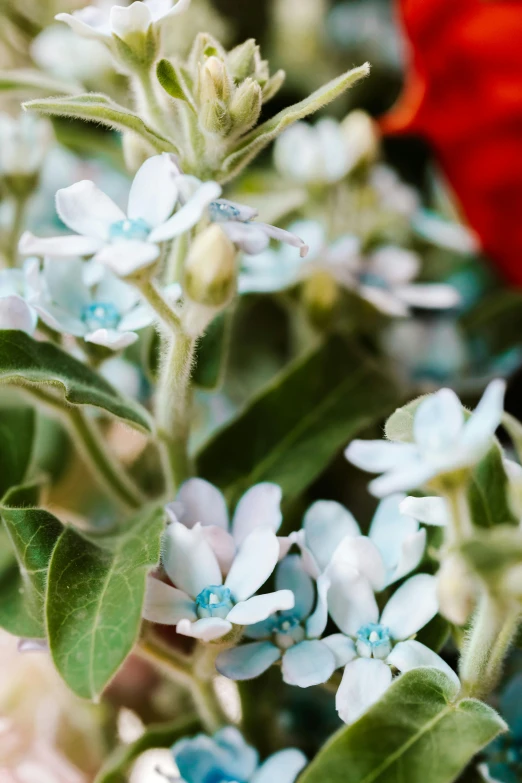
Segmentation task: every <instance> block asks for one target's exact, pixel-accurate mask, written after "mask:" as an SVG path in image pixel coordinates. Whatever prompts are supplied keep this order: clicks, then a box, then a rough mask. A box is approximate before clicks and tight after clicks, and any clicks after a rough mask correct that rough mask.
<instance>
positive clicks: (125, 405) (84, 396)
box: [0, 330, 151, 430]
mask: <svg viewBox="0 0 522 783" xmlns="http://www.w3.org/2000/svg"><path fill="white" fill-rule="evenodd" d="M0 383H7V384H16V385H22V386H23V385H25V386H31V385H34V386H37V387H39V388H40V389H43V390H48V391H51V390H56V391H58V392H59V394H60V396H63V397H64V398H65V399H66V400H67V402H69V403H71V404H72V405H95V406H97V407H98V408H103V409H104V410H106V411H107V412H108V413H112V414H113V415H114V416H117V417H119V418H121V419H125V421H127V422H128V423H129V424H134V425H135V426H137V427H139V428H141V429H144V430H150V429H151V422H150V417H149V414H148V413H147V411H146V410H145V409H144V408H142V407H141V406H140V405H138V403H136V402H134V401H133V400H129V399H126V398H124V397H123V396H122V395H121V394H120V393H119V392H117V391H116V390H115V389H113V387H112V386H111V385H110V384H109V383H108V382H107V381H106V380H105V379H104V378H102V377H101V376H99V375H98V374H97V373H95V372H94V371H93V370H91V369H90V368H89V367H86V366H85V365H84V364H82V363H81V362H79V361H78V360H77V359H74V358H73V357H72V356H69V354H67V353H64V351H62V350H61V349H60V348H58V347H57V346H56V345H53V344H52V343H41V342H37V341H36V340H33V339H32V337H29V336H28V335H27V334H25V333H24V332H19V331H14V330H4V331H0Z"/></svg>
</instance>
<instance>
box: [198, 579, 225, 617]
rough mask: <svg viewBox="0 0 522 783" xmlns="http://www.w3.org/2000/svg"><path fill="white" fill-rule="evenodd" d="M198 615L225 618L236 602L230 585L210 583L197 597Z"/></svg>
mask: <svg viewBox="0 0 522 783" xmlns="http://www.w3.org/2000/svg"><path fill="white" fill-rule="evenodd" d="M196 605H197V607H198V609H197V612H198V617H200V618H202V617H221V618H225V617H226V616H227V614H228V613H229V612H230V610H231V609H232V607H233V606H234V603H233V601H232V595H231V593H230V590H229V589H228V587H223V586H222V585H209V586H208V587H205V589H204V590H202V591H201V592H200V594H199V595H198V596H197V598H196Z"/></svg>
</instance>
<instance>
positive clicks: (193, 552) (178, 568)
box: [162, 522, 223, 598]
mask: <svg viewBox="0 0 522 783" xmlns="http://www.w3.org/2000/svg"><path fill="white" fill-rule="evenodd" d="M162 562H163V566H164V568H165V571H166V572H167V574H168V575H169V577H170V579H171V581H172V582H173V583H174V584H175V585H177V586H178V587H180V588H181V589H182V590H184V591H185V592H186V593H188V594H189V595H190V596H191V597H192V598H196V597H197V596H198V595H199V593H200V592H201V591H202V590H203V589H204V588H205V587H209V586H210V585H221V584H222V583H223V578H222V576H221V571H220V568H219V565H218V562H217V559H216V556H215V554H214V552H213V551H212V549H211V547H210V544H209V543H208V541H207V540H206V538H205V536H204V535H203V532H202V529H201V525H196V526H195V527H194V528H192V530H189V529H188V528H186V527H185V526H184V525H182V524H181V523H179V522H172V524H170V525H169V526H168V528H167V529H166V531H165V535H164V539H163V554H162Z"/></svg>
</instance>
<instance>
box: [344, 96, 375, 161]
mask: <svg viewBox="0 0 522 783" xmlns="http://www.w3.org/2000/svg"><path fill="white" fill-rule="evenodd" d="M341 130H342V133H343V136H344V139H345V142H346V148H347V150H348V154H349V156H350V159H351V160H352V161H353V162H352V168H354V167H355V166H357V165H359V164H361V163H372V162H373V161H374V160H375V159H376V158H377V155H378V153H379V138H378V136H377V132H376V129H375V123H374V121H373V120H372V118H371V117H370V116H369V115H368V114H366V112H364V111H361V110H360V109H356V110H355V111H352V112H350V114H348V116H347V117H346V118H345V119H344V120H343V122H342V123H341Z"/></svg>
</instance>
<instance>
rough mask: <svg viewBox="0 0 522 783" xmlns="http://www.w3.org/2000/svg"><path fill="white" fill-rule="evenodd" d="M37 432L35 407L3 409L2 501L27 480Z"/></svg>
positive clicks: (0, 435)
mask: <svg viewBox="0 0 522 783" xmlns="http://www.w3.org/2000/svg"><path fill="white" fill-rule="evenodd" d="M35 433H36V412H35V410H34V408H30V407H29V406H25V405H24V406H22V405H16V406H15V405H9V406H6V407H4V408H1V409H0V498H2V497H3V496H4V495H5V493H6V492H7V490H8V489H11V487H14V486H16V485H17V484H22V483H23V482H24V481H25V479H26V478H27V474H28V472H29V469H30V467H31V462H32V458H33V449H34V446H35Z"/></svg>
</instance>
